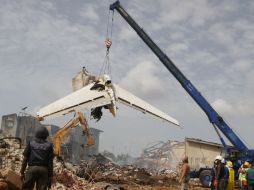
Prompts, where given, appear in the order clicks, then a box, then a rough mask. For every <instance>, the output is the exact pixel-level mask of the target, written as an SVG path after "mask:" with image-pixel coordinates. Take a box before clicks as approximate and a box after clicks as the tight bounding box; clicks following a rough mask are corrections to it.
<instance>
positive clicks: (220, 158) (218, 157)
mask: <svg viewBox="0 0 254 190" xmlns="http://www.w3.org/2000/svg"><path fill="white" fill-rule="evenodd" d="M222 159H223V158H222V156H221V155H218V156H216V157H215V160H220V161H222Z"/></svg>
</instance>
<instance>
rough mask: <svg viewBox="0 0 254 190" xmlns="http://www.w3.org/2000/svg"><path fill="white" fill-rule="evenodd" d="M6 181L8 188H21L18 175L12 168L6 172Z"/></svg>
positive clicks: (14, 189)
mask: <svg viewBox="0 0 254 190" xmlns="http://www.w3.org/2000/svg"><path fill="white" fill-rule="evenodd" d="M6 181H7V183H8V186H9V189H12V190H21V189H22V181H21V178H20V175H19V174H17V173H15V172H14V171H12V170H9V171H8V173H7V177H6Z"/></svg>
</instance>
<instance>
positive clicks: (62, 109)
mask: <svg viewBox="0 0 254 190" xmlns="http://www.w3.org/2000/svg"><path fill="white" fill-rule="evenodd" d="M93 85H94V83H92V84H89V85H87V86H85V87H83V88H81V89H79V90H77V91H75V92H73V93H71V94H69V95H67V96H65V97H63V98H61V99H59V100H57V101H55V102H53V103H51V104H49V105H47V106H45V107H43V108H41V109H40V110H39V111H38V112H37V116H38V117H42V118H54V117H57V116H61V115H65V114H67V113H69V112H77V111H91V109H92V108H96V107H100V106H103V105H107V104H110V103H111V97H110V96H109V94H108V93H107V92H106V91H105V90H104V91H97V90H90V88H91V87H92V86H93Z"/></svg>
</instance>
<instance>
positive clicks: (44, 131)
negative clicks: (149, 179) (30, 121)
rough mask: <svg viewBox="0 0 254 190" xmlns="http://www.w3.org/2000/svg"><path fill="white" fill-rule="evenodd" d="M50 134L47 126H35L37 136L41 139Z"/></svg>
mask: <svg viewBox="0 0 254 190" xmlns="http://www.w3.org/2000/svg"><path fill="white" fill-rule="evenodd" d="M48 136H49V132H48V130H47V128H46V127H44V126H40V127H36V128H35V137H36V138H39V139H46V138H47V137H48Z"/></svg>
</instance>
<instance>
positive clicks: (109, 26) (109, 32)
mask: <svg viewBox="0 0 254 190" xmlns="http://www.w3.org/2000/svg"><path fill="white" fill-rule="evenodd" d="M111 12H112V14H111ZM110 16H111V23H110ZM113 23H114V11H110V10H109V13H108V21H107V33H106V40H105V46H106V55H105V58H104V61H103V64H102V67H101V70H100V74H99V75H102V74H106V73H107V74H111V68H110V59H109V50H110V47H111V45H112V34H113Z"/></svg>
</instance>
